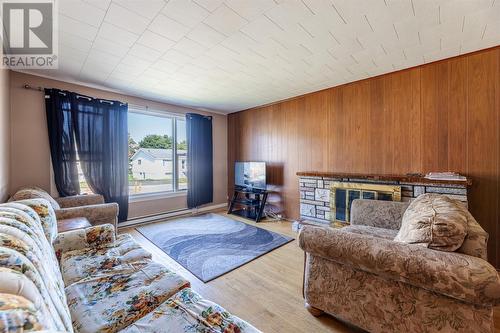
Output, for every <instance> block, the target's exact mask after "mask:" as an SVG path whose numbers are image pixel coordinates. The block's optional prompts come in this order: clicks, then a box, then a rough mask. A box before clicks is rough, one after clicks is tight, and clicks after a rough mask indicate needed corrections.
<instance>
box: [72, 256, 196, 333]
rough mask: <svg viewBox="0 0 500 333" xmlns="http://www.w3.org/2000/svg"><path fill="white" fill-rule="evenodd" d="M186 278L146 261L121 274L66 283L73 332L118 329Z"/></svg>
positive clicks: (180, 286) (178, 287)
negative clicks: (136, 267) (136, 268)
mask: <svg viewBox="0 0 500 333" xmlns="http://www.w3.org/2000/svg"><path fill="white" fill-rule="evenodd" d="M186 287H189V282H188V281H187V280H185V279H184V278H182V277H181V276H180V275H178V274H176V273H174V272H171V271H169V270H168V269H166V268H165V267H164V266H162V265H159V264H156V263H153V262H151V263H149V264H147V265H146V266H144V267H141V268H140V269H138V270H136V271H134V272H126V273H121V274H97V275H95V276H92V277H88V278H85V279H83V280H80V281H78V282H76V283H73V284H71V285H69V286H67V287H66V295H67V298H68V305H69V308H70V311H71V317H72V318H73V327H74V329H75V331H76V332H80V333H84V332H85V333H86V332H89V333H91V332H92V333H93V332H103V333H106V332H108V333H111V332H117V331H119V330H120V329H123V328H125V327H127V326H128V325H130V324H132V323H133V322H135V321H137V320H138V319H140V318H142V317H143V316H145V315H146V314H148V313H149V312H151V311H153V309H155V308H156V307H157V306H159V305H160V304H161V303H163V302H164V301H166V300H167V299H168V298H169V297H171V296H172V295H174V294H175V293H177V292H178V291H180V290H182V289H184V288H186Z"/></svg>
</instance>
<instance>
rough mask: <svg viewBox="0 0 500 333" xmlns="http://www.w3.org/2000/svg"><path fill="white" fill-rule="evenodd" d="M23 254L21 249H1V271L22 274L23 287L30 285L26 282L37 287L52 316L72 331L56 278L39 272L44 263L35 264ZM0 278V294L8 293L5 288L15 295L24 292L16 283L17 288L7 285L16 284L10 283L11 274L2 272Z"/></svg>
mask: <svg viewBox="0 0 500 333" xmlns="http://www.w3.org/2000/svg"><path fill="white" fill-rule="evenodd" d="M21 252H22V250H21V248H18V249H16V250H13V249H10V248H6V247H0V269H10V270H12V271H16V272H18V273H21V274H20V277H22V281H23V282H22V283H21V286H25V285H27V284H28V283H26V280H29V281H31V283H32V284H33V285H34V286H35V287H36V289H37V292H38V294H40V295H41V298H42V300H43V302H44V303H45V306H46V307H47V309H48V310H49V313H50V315H51V316H53V317H54V318H55V319H56V320H57V321H58V322H61V323H62V325H63V327H64V329H65V330H67V331H71V330H72V328H71V327H72V325H71V317H70V314H69V309H68V306H67V304H66V299H65V297H64V296H62V295H63V294H61V293H60V291H59V290H57V288H58V287H57V284H56V283H55V281H54V278H53V277H52V276H50V275H46V274H43V273H41V272H40V271H39V269H38V268H37V267H39V266H40V265H41V264H43V263H41V262H40V261H39V260H36V261H35V263H33V262H31V261H30V259H28V258H27V257H26V256H24V255H23V254H21ZM0 276H1V277H2V284H0V292H4V293H7V292H8V291H6V289H3V288H10V289H9V291H10V292H9V293H13V294H16V293H18V292H19V290H23V287H19V284H18V283H16V285H15V287H12V285H8V284H7V282H11V283H14V282H16V280H13V281H8V280H9V279H8V278H7V277H6V276H9V274H7V273H6V272H5V271H2V274H0ZM9 286H10V287H9Z"/></svg>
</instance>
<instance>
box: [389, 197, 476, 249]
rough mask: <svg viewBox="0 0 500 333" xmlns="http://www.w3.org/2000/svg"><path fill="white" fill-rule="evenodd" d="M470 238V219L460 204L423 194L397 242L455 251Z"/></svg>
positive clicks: (412, 205) (409, 211) (406, 217)
mask: <svg viewBox="0 0 500 333" xmlns="http://www.w3.org/2000/svg"><path fill="white" fill-rule="evenodd" d="M466 235H467V215H466V214H465V212H464V210H463V209H462V208H461V207H459V206H458V204H457V203H456V202H455V201H454V200H453V199H450V198H448V197H447V196H444V195H441V194H433V193H428V194H422V195H421V196H419V197H418V198H416V199H415V200H414V201H412V202H411V203H410V205H409V206H408V208H407V209H406V211H405V213H404V214H403V220H402V223H401V229H399V232H398V234H397V235H396V238H394V241H396V242H404V243H409V244H417V245H422V246H425V247H428V248H431V249H435V250H441V251H449V252H451V251H455V250H457V249H458V248H460V246H461V245H462V243H463V242H464V239H465V236H466Z"/></svg>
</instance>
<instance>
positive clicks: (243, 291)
mask: <svg viewBox="0 0 500 333" xmlns="http://www.w3.org/2000/svg"><path fill="white" fill-rule="evenodd" d="M218 213H219V214H221V215H226V213H225V212H218ZM230 217H231V218H233V219H237V220H239V221H242V222H245V223H248V224H253V225H256V224H255V223H252V222H251V221H247V220H245V219H242V218H238V217H237V216H234V215H231V216H230ZM156 223H163V222H156ZM258 226H259V227H261V228H264V229H268V230H271V231H275V232H278V233H281V234H284V235H288V236H291V237H294V238H296V237H297V234H296V233H294V232H293V231H292V229H291V225H290V222H260V223H259V224H258ZM119 232H120V233H130V234H132V236H133V237H134V238H135V239H136V240H137V241H138V242H139V243H140V244H141V245H142V246H143V247H144V248H145V249H146V250H148V251H150V252H151V253H152V254H153V259H154V260H156V261H158V262H161V263H162V264H164V265H166V266H167V267H169V268H170V269H172V270H174V271H176V272H178V273H179V274H181V275H182V276H184V277H185V278H186V279H188V280H189V281H191V285H192V288H193V289H194V290H196V291H197V292H199V293H200V294H201V295H203V296H204V297H205V298H207V299H209V300H211V301H214V302H216V303H218V304H220V305H221V306H223V307H224V308H226V309H227V310H228V311H230V312H231V313H233V314H235V315H237V316H239V317H241V318H243V319H245V320H247V321H248V322H250V323H251V324H252V325H254V326H255V327H257V328H258V329H260V330H261V331H263V332H268V333H274V332H276V333H278V332H304V333H305V332H318V333H319V332H360V331H361V330H359V329H356V328H354V327H351V326H348V325H346V324H344V323H342V322H340V321H338V320H336V319H335V318H333V317H331V316H328V315H323V316H320V317H318V318H316V317H313V316H312V315H310V314H309V312H307V310H306V309H305V308H304V299H303V297H302V275H303V268H304V252H303V251H302V250H301V249H300V248H299V246H298V244H297V241H294V242H290V243H288V244H286V245H284V246H282V247H280V248H278V249H276V250H274V251H272V252H270V253H268V254H266V255H264V256H262V257H260V258H258V259H256V260H254V261H252V262H250V263H248V264H246V265H244V266H242V267H240V268H238V269H236V270H234V271H232V272H229V273H227V274H225V275H223V276H221V277H219V278H217V279H215V280H213V281H210V282H208V283H203V282H201V281H200V280H198V279H197V278H196V277H195V276H194V275H193V274H191V273H190V272H189V271H187V270H186V269H185V268H183V267H182V266H180V265H179V264H178V263H177V262H175V261H174V260H173V259H171V258H170V257H169V256H167V255H166V254H165V253H164V252H163V251H162V250H160V249H159V248H158V247H156V246H155V245H154V244H153V243H151V242H150V241H149V240H148V239H146V238H145V237H144V236H142V235H141V234H140V233H139V232H137V231H136V230H135V229H134V228H123V229H120V230H119ZM495 327H496V329H495V332H496V333H500V308H497V309H496V310H495Z"/></svg>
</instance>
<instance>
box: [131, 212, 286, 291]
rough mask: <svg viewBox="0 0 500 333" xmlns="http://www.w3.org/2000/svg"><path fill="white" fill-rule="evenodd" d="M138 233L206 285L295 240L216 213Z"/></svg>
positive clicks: (175, 221)
mask: <svg viewBox="0 0 500 333" xmlns="http://www.w3.org/2000/svg"><path fill="white" fill-rule="evenodd" d="M137 231H139V232H140V233H141V234H142V235H144V237H146V238H147V239H149V240H150V241H151V242H153V243H154V244H155V245H156V246H158V247H159V248H160V249H162V250H163V252H165V253H166V254H168V255H169V256H170V257H171V258H172V259H174V260H175V261H177V262H178V263H179V264H181V265H182V266H183V267H184V268H186V269H187V270H189V271H190V272H191V273H193V274H194V275H195V276H196V277H197V278H198V279H200V280H202V281H203V282H208V281H210V280H213V279H215V278H217V277H219V276H221V275H223V274H226V273H227V272H230V271H232V270H233V269H235V268H238V267H240V266H241V265H244V264H246V263H248V262H250V261H252V260H254V259H256V258H258V257H260V256H261V255H264V254H266V253H268V252H270V251H272V250H274V249H276V248H278V247H280V246H282V245H284V244H286V243H288V242H291V241H292V240H293V238H290V237H286V236H282V235H280V234H277V233H275V232H272V231H268V230H265V229H261V228H257V227H254V226H252V225H249V224H246V223H243V222H239V221H235V220H232V219H230V218H227V217H224V216H221V215H217V214H205V215H200V216H195V217H187V218H181V219H176V220H172V221H168V222H164V223H155V224H150V225H146V226H143V227H138V228H137Z"/></svg>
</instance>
